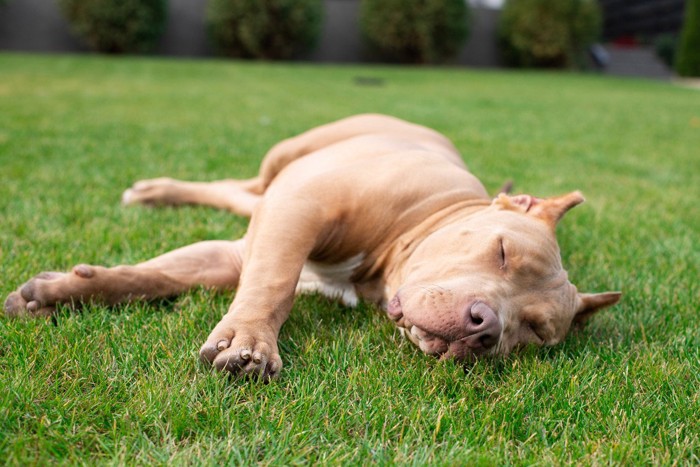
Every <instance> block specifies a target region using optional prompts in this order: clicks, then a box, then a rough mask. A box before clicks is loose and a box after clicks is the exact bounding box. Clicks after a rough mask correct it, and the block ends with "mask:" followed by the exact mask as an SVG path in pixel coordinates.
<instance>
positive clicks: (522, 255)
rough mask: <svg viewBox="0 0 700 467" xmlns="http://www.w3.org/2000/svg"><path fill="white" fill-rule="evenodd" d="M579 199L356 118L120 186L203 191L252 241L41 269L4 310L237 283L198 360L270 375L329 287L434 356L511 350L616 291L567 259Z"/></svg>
mask: <svg viewBox="0 0 700 467" xmlns="http://www.w3.org/2000/svg"><path fill="white" fill-rule="evenodd" d="M583 200H584V199H583V196H582V195H581V193H579V192H577V191H575V192H572V193H569V194H565V195H563V196H558V197H553V198H546V199H543V198H536V197H533V196H530V195H518V196H509V195H507V194H504V193H501V194H500V195H498V196H497V197H496V198H495V199H492V198H491V197H489V195H488V194H487V192H486V189H485V188H484V186H483V185H482V184H481V182H480V181H479V180H478V179H477V178H476V177H475V176H474V175H472V174H471V173H470V172H469V171H468V170H467V168H466V166H465V165H464V162H463V160H462V157H461V156H460V154H459V152H458V151H457V149H456V148H455V147H454V145H453V144H452V143H451V142H450V141H449V140H448V139H447V138H446V137H445V136H443V135H441V134H440V133H438V132H436V131H434V130H431V129H429V128H426V127H423V126H420V125H416V124H413V123H409V122H406V121H402V120H399V119H397V118H393V117H389V116H384V115H374V114H366V115H358V116H353V117H349V118H346V119H343V120H340V121H337V122H334V123H330V124H327V125H323V126H320V127H317V128H314V129H312V130H309V131H307V132H305V133H303V134H301V135H299V136H296V137H293V138H290V139H286V140H284V141H282V142H280V143H278V144H277V145H275V146H274V147H272V148H271V149H270V151H269V152H268V153H267V155H266V156H265V158H264V159H263V161H262V164H261V167H260V171H259V174H258V176H257V177H255V178H252V179H247V180H230V179H227V180H220V181H214V182H185V181H179V180H173V179H170V178H157V179H150V180H143V181H139V182H137V183H135V184H134V185H133V186H132V187H131V188H130V189H128V190H126V191H125V192H124V194H123V196H122V201H123V203H124V204H125V205H172V206H177V205H183V204H196V205H206V206H213V207H215V208H220V209H226V210H229V211H231V212H233V213H235V214H239V215H243V216H249V217H251V221H250V225H249V228H248V230H247V233H246V234H245V236H244V237H243V238H241V239H239V240H235V241H204V242H199V243H195V244H193V245H190V246H186V247H183V248H180V249H177V250H174V251H171V252H169V253H166V254H164V255H162V256H158V257H156V258H154V259H151V260H149V261H146V262H143V263H139V264H136V265H133V266H129V265H122V266H116V267H111V268H106V267H102V266H95V265H87V264H80V265H77V266H75V267H74V268H73V269H72V270H71V271H70V272H67V273H58V272H44V273H41V274H39V275H37V276H36V277H34V278H33V279H31V280H30V281H28V282H27V283H25V284H24V285H22V286H21V287H19V288H18V289H17V290H16V291H15V292H13V293H11V294H10V295H9V296H8V298H7V300H6V302H5V313H6V314H7V315H8V316H46V315H50V314H52V313H54V311H55V309H56V306H57V305H59V304H64V305H69V306H73V305H77V304H80V303H84V302H96V303H102V304H108V305H113V304H117V303H124V302H130V301H136V300H152V299H156V298H160V297H168V296H174V295H176V294H180V293H183V292H185V291H187V290H189V289H191V288H193V287H198V286H204V287H208V288H213V289H234V288H235V289H236V290H237V292H236V296H235V299H234V300H233V303H232V305H231V306H230V308H229V310H228V312H227V313H226V314H225V315H224V316H223V318H222V319H221V321H220V322H219V323H218V324H217V325H216V326H215V327H214V329H213V330H212V331H211V334H210V335H209V337H208V339H207V340H206V342H205V343H204V345H203V346H202V347H201V349H200V352H199V354H200V358H201V359H202V360H203V361H204V362H206V363H208V364H213V365H214V366H215V367H216V368H217V369H219V370H226V371H229V372H231V373H232V374H234V375H251V376H254V377H262V378H263V379H266V380H267V379H272V378H275V377H277V376H278V375H279V373H280V370H281V369H282V360H281V358H280V355H279V351H278V346H277V338H278V334H279V331H280V328H281V326H282V324H283V323H284V322H285V321H286V319H287V317H288V315H289V313H290V310H291V308H292V303H293V300H294V297H295V295H296V294H297V293H302V292H320V293H321V294H324V295H326V296H329V297H333V298H336V299H339V300H341V301H342V302H343V303H345V304H346V305H348V306H353V305H356V304H357V303H358V300H365V301H369V302H374V303H376V304H378V305H379V306H380V307H381V308H382V309H383V310H385V311H386V313H387V315H388V317H389V318H390V319H391V320H393V321H394V322H395V323H396V325H397V326H398V327H399V329H400V330H401V332H402V334H404V336H406V337H407V338H408V339H410V340H411V341H412V342H413V343H415V344H416V345H417V346H418V347H419V348H420V349H421V350H422V351H423V352H425V353H427V354H431V355H435V356H438V357H440V358H455V359H460V360H464V359H473V358H478V357H480V356H486V355H505V354H507V353H509V352H510V351H512V350H513V349H514V348H516V347H519V346H523V345H528V344H535V345H554V344H557V343H558V342H560V341H561V340H562V339H563V338H564V337H565V335H566V334H567V332H568V331H569V329H570V328H571V326H572V324H574V323H583V322H584V321H586V320H587V319H588V318H589V317H590V316H591V315H593V314H594V313H595V312H596V311H598V310H600V309H601V308H604V307H607V306H610V305H613V304H615V303H617V302H618V300H619V299H620V297H621V293H620V292H605V293H597V294H585V293H579V292H578V291H577V289H576V287H575V286H574V285H572V284H571V282H569V279H568V276H567V273H566V271H565V270H564V268H563V267H562V263H561V257H560V252H559V246H558V244H557V241H556V237H555V228H556V225H557V223H558V222H559V220H560V219H561V218H562V216H563V215H564V214H565V213H566V212H567V211H568V210H569V209H571V208H572V207H574V206H576V205H578V204H579V203H581V202H583Z"/></svg>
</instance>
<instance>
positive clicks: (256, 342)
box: [199, 317, 282, 380]
mask: <svg viewBox="0 0 700 467" xmlns="http://www.w3.org/2000/svg"><path fill="white" fill-rule="evenodd" d="M199 357H200V359H201V360H202V361H203V362H205V363H210V364H212V365H214V367H216V369H218V370H226V371H228V372H230V373H231V374H233V375H235V376H253V377H260V378H262V379H263V380H270V379H275V378H277V376H279V373H280V370H281V369H282V359H281V358H280V356H279V351H278V349H277V338H276V335H275V333H274V332H273V331H272V330H271V329H269V327H267V326H265V325H258V324H250V323H237V322H236V320H235V319H231V318H230V317H224V319H222V320H221V322H220V323H219V324H218V325H217V326H216V327H215V328H214V330H213V331H212V332H211V334H210V335H209V338H208V339H207V341H206V343H205V344H204V345H203V346H202V348H201V349H200V350H199Z"/></svg>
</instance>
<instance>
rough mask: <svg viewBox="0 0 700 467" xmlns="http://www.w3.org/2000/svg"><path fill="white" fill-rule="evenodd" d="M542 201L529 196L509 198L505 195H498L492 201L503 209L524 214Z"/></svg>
mask: <svg viewBox="0 0 700 467" xmlns="http://www.w3.org/2000/svg"><path fill="white" fill-rule="evenodd" d="M543 201H545V200H544V199H542V198H535V197H534V196H530V195H516V196H510V195H508V194H506V193H499V194H498V196H497V197H496V199H495V200H494V204H497V205H499V206H500V207H502V208H503V209H510V210H511V211H518V212H522V213H526V212H528V211H530V209H532V208H533V207H534V206H537V205H538V204H539V203H541V202H543Z"/></svg>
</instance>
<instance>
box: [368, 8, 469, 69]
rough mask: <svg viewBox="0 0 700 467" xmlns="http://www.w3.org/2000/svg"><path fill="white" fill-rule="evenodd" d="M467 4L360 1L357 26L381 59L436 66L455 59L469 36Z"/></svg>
mask: <svg viewBox="0 0 700 467" xmlns="http://www.w3.org/2000/svg"><path fill="white" fill-rule="evenodd" d="M468 20H469V9H468V6H467V3H466V0H362V4H361V10H360V24H361V27H362V31H363V33H364V35H365V37H366V39H367V41H368V42H369V44H370V46H371V47H373V48H374V49H376V50H377V51H378V52H379V53H380V54H381V55H382V56H383V57H385V58H388V59H391V60H398V61H401V62H408V63H439V62H444V61H446V60H449V59H450V58H453V57H454V56H456V55H457V53H458V52H459V50H460V48H461V46H462V45H463V44H464V41H465V40H466V39H467V36H468V35H469V24H468Z"/></svg>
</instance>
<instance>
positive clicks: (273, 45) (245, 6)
mask: <svg viewBox="0 0 700 467" xmlns="http://www.w3.org/2000/svg"><path fill="white" fill-rule="evenodd" d="M322 11H323V4H322V0H210V1H209V5H208V6H207V12H206V16H207V23H208V28H209V33H210V35H211V37H212V39H213V41H214V43H215V44H216V46H217V47H218V48H219V49H220V51H221V52H222V53H223V54H225V55H228V56H231V57H242V58H261V59H289V58H293V57H295V56H298V55H300V54H302V53H303V52H306V51H308V50H309V49H310V48H311V47H312V46H313V45H314V44H315V43H316V41H317V39H318V36H319V34H320V32H321V15H322Z"/></svg>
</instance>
